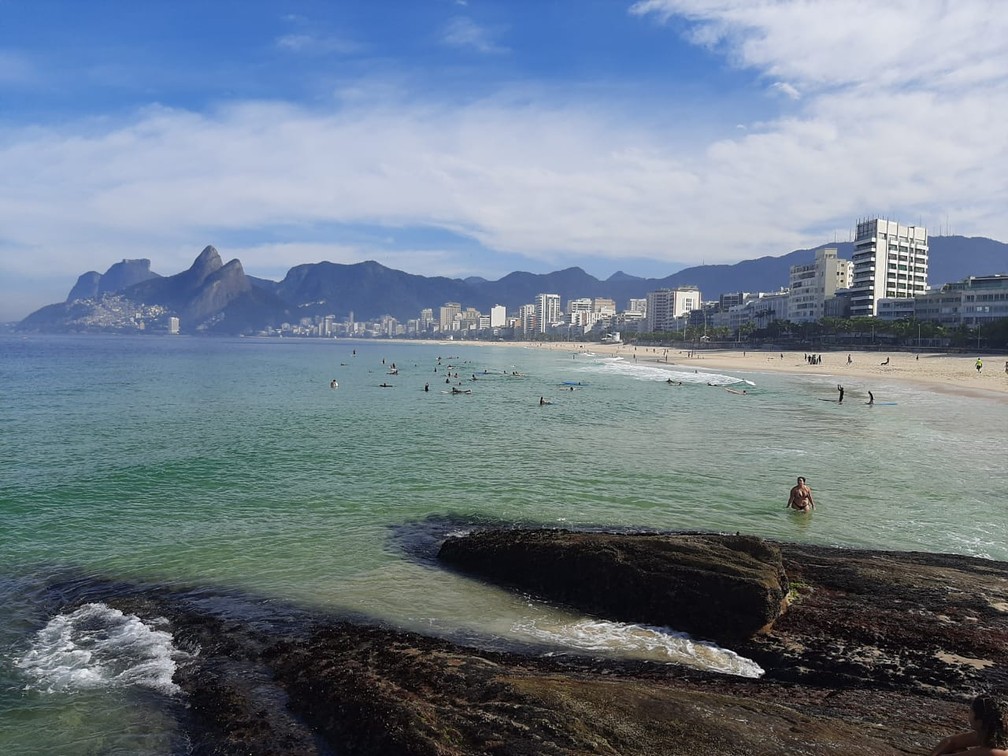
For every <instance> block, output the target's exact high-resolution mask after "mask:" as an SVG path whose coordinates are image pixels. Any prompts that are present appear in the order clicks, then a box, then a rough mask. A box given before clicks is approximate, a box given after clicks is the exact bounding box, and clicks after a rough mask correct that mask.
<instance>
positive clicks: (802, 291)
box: [788, 247, 854, 323]
mask: <svg viewBox="0 0 1008 756" xmlns="http://www.w3.org/2000/svg"><path fill="white" fill-rule="evenodd" d="M853 268H854V265H853V263H851V261H850V260H844V259H842V258H839V257H837V251H836V248H835V247H827V248H825V249H818V250H816V256H815V262H814V263H812V264H811V265H792V266H791V281H790V289H789V294H788V320H790V321H792V322H794V323H814V322H815V321H817V320H821V319H822V318H823V316H824V315H825V312H824V305H825V302H826V300H827V299H829V298H830V297H832V296H833V295H834V294H836V290H837V289H846V288H847V287H848V286H850V282H851V277H852V275H853Z"/></svg>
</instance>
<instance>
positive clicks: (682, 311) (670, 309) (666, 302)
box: [645, 287, 701, 333]
mask: <svg viewBox="0 0 1008 756" xmlns="http://www.w3.org/2000/svg"><path fill="white" fill-rule="evenodd" d="M700 305H701V299H700V290H699V289H697V288H695V287H681V288H678V289H658V290H657V291H649V292H648V295H647V305H646V315H645V320H646V323H647V326H646V328H647V331H648V332H649V333H655V332H661V331H674V330H676V328H677V319H678V318H680V317H682V316H683V315H686V313H688V312H690V311H691V310H699V309H700Z"/></svg>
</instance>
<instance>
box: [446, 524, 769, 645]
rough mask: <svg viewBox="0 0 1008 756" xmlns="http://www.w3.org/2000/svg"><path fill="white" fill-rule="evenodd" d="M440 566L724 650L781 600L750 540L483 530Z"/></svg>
mask: <svg viewBox="0 0 1008 756" xmlns="http://www.w3.org/2000/svg"><path fill="white" fill-rule="evenodd" d="M438 556H439V558H440V559H441V560H442V561H443V562H445V563H446V564H449V565H452V566H454V567H456V568H458V569H461V570H464V571H466V572H471V573H474V574H477V575H480V576H483V577H486V578H489V579H491V580H495V581H498V582H503V583H505V584H508V585H512V586H515V587H517V588H519V589H521V590H523V591H529V592H531V593H534V594H536V595H538V596H540V597H542V598H546V599H550V600H552V601H555V602H559V603H562V604H567V605H570V606H572V607H575V608H576V609H579V610H581V611H583V612H587V613H589V614H596V615H599V616H602V617H607V618H610V619H616V620H621V621H624V622H637V623H646V624H651V625H661V626H666V627H674V628H677V629H679V630H682V631H685V632H688V633H690V634H691V635H694V636H695V637H699V638H709V639H711V640H715V641H717V642H719V643H726V644H731V643H735V642H737V641H740V640H743V639H748V638H750V637H752V636H753V635H754V634H755V633H757V632H759V631H760V630H761V629H764V628H768V627H769V626H770V625H771V624H772V623H773V621H774V620H775V619H777V617H778V616H780V613H781V611H782V609H783V605H784V599H785V598H786V597H787V594H788V581H787V576H786V575H785V574H784V568H783V566H782V565H781V555H780V550H779V549H777V548H776V547H774V546H771V545H769V544H767V543H766V542H765V541H762V540H760V539H758V538H752V537H749V536H719V537H712V536H703V535H691V536H687V535H679V536H668V535H626V536H619V535H611V534H605V533H572V532H569V531H564V530H490V531H484V532H476V533H472V534H470V535H467V536H464V537H460V538H449V539H448V540H447V541H446V542H445V543H444V545H443V546H442V547H441V551H440V553H439V554H438Z"/></svg>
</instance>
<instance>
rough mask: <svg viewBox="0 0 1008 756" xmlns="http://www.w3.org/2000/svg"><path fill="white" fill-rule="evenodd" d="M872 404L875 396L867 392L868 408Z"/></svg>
mask: <svg viewBox="0 0 1008 756" xmlns="http://www.w3.org/2000/svg"><path fill="white" fill-rule="evenodd" d="M873 404H875V395H874V394H873V393H872V392H871V391H869V392H868V406H869V407H870V406H872V405H873Z"/></svg>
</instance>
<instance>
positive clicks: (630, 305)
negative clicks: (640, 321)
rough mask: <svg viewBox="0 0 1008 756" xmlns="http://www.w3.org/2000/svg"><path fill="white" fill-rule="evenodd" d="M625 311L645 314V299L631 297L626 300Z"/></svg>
mask: <svg viewBox="0 0 1008 756" xmlns="http://www.w3.org/2000/svg"><path fill="white" fill-rule="evenodd" d="M626 312H635V313H639V314H640V315H641V316H642V317H643V316H644V315H645V314H647V299H631V300H630V301H629V302H627V308H626Z"/></svg>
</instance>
